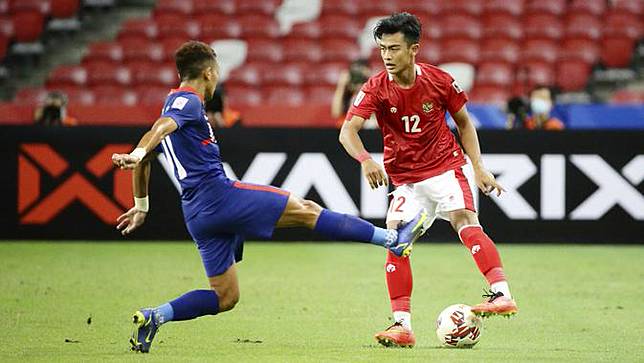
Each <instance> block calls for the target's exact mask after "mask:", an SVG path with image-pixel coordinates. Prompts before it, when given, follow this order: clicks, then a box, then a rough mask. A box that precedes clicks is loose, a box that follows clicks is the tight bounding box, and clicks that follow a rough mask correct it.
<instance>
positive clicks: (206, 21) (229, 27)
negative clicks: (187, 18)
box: [197, 14, 242, 39]
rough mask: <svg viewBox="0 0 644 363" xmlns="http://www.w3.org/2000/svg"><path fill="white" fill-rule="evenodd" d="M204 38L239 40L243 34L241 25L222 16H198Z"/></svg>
mask: <svg viewBox="0 0 644 363" xmlns="http://www.w3.org/2000/svg"><path fill="white" fill-rule="evenodd" d="M197 22H198V23H199V26H200V27H201V36H202V37H203V38H208V39H211V38H214V39H224V38H239V37H240V36H241V34H242V26H241V24H240V23H239V22H238V21H237V20H236V19H234V18H231V17H228V16H225V15H222V14H203V15H199V16H197Z"/></svg>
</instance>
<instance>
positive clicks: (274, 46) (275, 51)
mask: <svg viewBox="0 0 644 363" xmlns="http://www.w3.org/2000/svg"><path fill="white" fill-rule="evenodd" d="M283 59H284V53H283V51H282V42H276V41H274V40H268V39H249V40H248V54H247V56H246V61H247V62H255V61H258V62H281V61H282V60H283Z"/></svg>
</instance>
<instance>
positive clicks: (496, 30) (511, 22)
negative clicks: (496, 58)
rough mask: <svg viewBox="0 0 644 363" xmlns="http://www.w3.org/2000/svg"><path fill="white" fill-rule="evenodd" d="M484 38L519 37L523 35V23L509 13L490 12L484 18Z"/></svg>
mask: <svg viewBox="0 0 644 363" xmlns="http://www.w3.org/2000/svg"><path fill="white" fill-rule="evenodd" d="M482 29H483V38H487V39H492V38H507V39H519V38H521V37H522V36H523V24H521V22H519V20H518V19H517V18H516V17H514V16H512V15H508V14H490V15H487V16H485V17H484V18H483V26H482Z"/></svg>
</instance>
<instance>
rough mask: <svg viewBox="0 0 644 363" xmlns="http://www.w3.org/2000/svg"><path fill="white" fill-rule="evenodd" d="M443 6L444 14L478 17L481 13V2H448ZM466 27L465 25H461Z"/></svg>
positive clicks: (478, 0) (458, 0)
mask: <svg viewBox="0 0 644 363" xmlns="http://www.w3.org/2000/svg"><path fill="white" fill-rule="evenodd" d="M444 3H445V4H444V5H443V9H442V10H443V13H444V14H470V15H474V16H478V15H479V14H481V12H482V11H483V3H484V1H483V0H450V1H445V2H444ZM461 26H464V27H466V26H467V24H461Z"/></svg>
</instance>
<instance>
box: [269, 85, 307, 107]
mask: <svg viewBox="0 0 644 363" xmlns="http://www.w3.org/2000/svg"><path fill="white" fill-rule="evenodd" d="M262 93H264V98H265V99H266V103H267V104H269V105H280V106H291V107H300V106H303V105H304V103H305V101H306V95H305V94H304V92H303V91H302V90H301V89H300V88H294V87H270V88H265V89H263V90H262Z"/></svg>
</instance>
